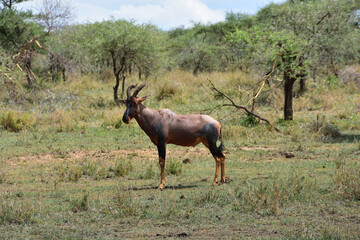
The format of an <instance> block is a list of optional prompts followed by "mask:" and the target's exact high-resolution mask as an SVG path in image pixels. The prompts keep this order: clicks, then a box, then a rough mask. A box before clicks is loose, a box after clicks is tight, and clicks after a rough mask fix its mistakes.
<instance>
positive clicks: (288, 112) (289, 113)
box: [284, 71, 296, 120]
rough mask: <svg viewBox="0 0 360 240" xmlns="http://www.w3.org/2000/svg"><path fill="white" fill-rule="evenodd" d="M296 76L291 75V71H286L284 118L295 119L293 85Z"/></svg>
mask: <svg viewBox="0 0 360 240" xmlns="http://www.w3.org/2000/svg"><path fill="white" fill-rule="evenodd" d="M295 80H296V78H294V77H293V76H292V75H291V72H289V71H284V81H285V85H284V95H285V106H284V119H285V120H293V102H292V99H293V86H294V82H295Z"/></svg>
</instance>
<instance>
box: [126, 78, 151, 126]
mask: <svg viewBox="0 0 360 240" xmlns="http://www.w3.org/2000/svg"><path fill="white" fill-rule="evenodd" d="M136 87H137V84H136V85H131V86H129V87H128V89H127V90H126V95H127V98H126V100H122V101H121V102H122V103H123V104H125V105H126V110H125V112H124V116H123V122H124V123H126V124H128V123H129V122H130V120H131V119H132V118H134V117H135V116H136V115H138V114H139V112H140V104H141V103H142V102H143V101H144V100H145V99H146V97H142V98H138V97H137V95H138V93H139V92H140V91H141V89H143V88H144V87H145V83H144V84H141V85H140V86H139V87H138V88H137V89H136V90H135V91H134V93H133V94H132V95H131V90H132V89H134V88H136Z"/></svg>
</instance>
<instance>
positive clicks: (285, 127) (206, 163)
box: [0, 72, 360, 239]
mask: <svg viewBox="0 0 360 240" xmlns="http://www.w3.org/2000/svg"><path fill="white" fill-rule="evenodd" d="M207 77H210V78H211V79H223V80H222V81H218V82H216V84H217V86H218V87H219V88H223V89H226V88H228V89H227V90H226V91H227V93H228V94H236V88H233V87H232V88H230V86H231V84H230V83H231V82H235V83H236V84H239V86H240V87H241V89H243V88H244V89H247V88H248V87H249V86H251V81H252V80H251V79H250V78H249V77H247V76H246V75H245V74H244V73H238V74H235V73H223V74H220V73H214V74H212V75H210V76H208V75H206V74H204V75H201V74H200V75H199V76H197V77H194V76H192V75H188V74H186V73H184V74H183V75H182V74H181V73H180V72H174V73H172V74H169V75H167V76H166V77H164V78H160V79H158V80H156V81H155V80H153V79H150V80H149V81H148V86H147V87H146V88H145V89H144V92H143V94H144V96H145V95H148V96H149V97H148V99H147V100H146V104H147V106H149V107H151V108H153V109H157V108H160V107H166V108H170V109H173V110H174V111H176V112H179V113H193V112H206V111H205V109H211V108H212V107H213V106H212V105H213V104H214V102H215V103H220V102H221V101H223V100H221V99H216V98H214V97H213V96H211V95H210V94H209V89H208V88H207V85H206V84H207ZM171 82H177V84H176V91H171V93H172V94H168V95H167V96H166V97H163V98H160V99H161V100H159V98H158V96H159V94H160V93H162V92H164V91H165V90H166V91H168V92H169V91H170V90H171V89H173V87H172V85H171ZM165 83H166V84H165ZM159 85H160V86H164V89H159V88H157V86H159ZM309 88H310V90H309V92H307V93H306V94H305V96H302V97H300V98H296V99H294V100H295V102H294V106H295V107H296V109H297V110H296V111H295V114H294V117H295V120H294V121H292V122H284V121H282V120H281V101H280V100H281V94H280V95H276V96H277V98H279V99H280V100H279V99H277V98H275V99H273V100H272V104H270V105H269V104H268V103H265V100H264V104H262V105H261V106H259V108H258V109H257V111H258V112H259V113H260V114H262V115H263V116H265V117H267V118H269V119H270V120H271V121H272V122H273V123H275V125H276V127H277V128H279V129H280V130H281V131H280V132H276V131H274V130H271V129H270V128H268V127H267V126H266V125H264V124H263V123H256V124H253V123H254V122H253V119H249V118H247V116H246V115H245V114H242V113H240V112H237V113H235V114H233V115H229V113H230V112H231V111H232V109H231V108H223V109H222V110H215V111H213V112H212V113H211V115H212V116H214V117H215V118H218V119H221V122H222V124H223V126H224V139H225V146H226V150H225V154H226V157H227V158H226V176H227V178H228V179H229V181H230V182H229V183H227V184H224V185H222V186H220V185H219V186H216V187H213V186H211V183H212V180H213V177H214V172H215V161H214V159H213V158H212V157H211V154H210V153H209V151H208V150H207V149H206V148H205V147H204V146H202V145H200V146H197V147H196V148H183V147H178V146H173V145H169V146H168V148H167V161H166V163H167V165H166V169H167V175H166V188H165V190H163V191H161V190H158V189H156V188H157V186H158V184H159V182H160V176H159V167H158V156H157V150H156V147H155V146H154V145H153V144H152V143H151V141H150V140H149V139H148V137H147V136H146V135H145V134H144V133H143V132H142V130H141V129H140V128H139V126H137V124H136V122H135V121H132V122H131V124H130V125H125V124H122V123H121V117H122V113H123V111H124V107H122V106H120V107H118V106H116V105H114V104H113V103H112V101H111V96H112V95H111V94H112V93H111V83H102V82H98V81H96V79H93V78H91V77H84V78H83V79H80V80H72V81H69V82H67V83H60V84H59V85H54V86H51V91H52V94H54V96H53V97H51V98H50V97H49V98H47V97H46V96H47V94H48V93H47V92H46V91H45V90H39V91H40V92H39V93H38V95H34V96H33V98H39V99H40V96H43V99H45V100H43V101H41V100H37V99H34V101H33V103H32V104H30V103H23V104H20V105H19V106H17V107H15V105H11V104H5V103H4V102H0V109H2V110H4V111H5V110H6V111H10V110H11V109H16V112H17V113H19V114H20V113H24V114H27V116H29V119H32V122H33V124H32V126H31V127H29V128H24V129H21V130H20V131H19V132H13V131H11V130H6V129H4V128H1V127H0V194H1V195H0V232H1V235H0V238H3V239H116V238H118V239H127V238H135V239H154V238H172V239H175V238H190V239H204V238H206V239H207V238H209V239H213V238H215V239H219V238H225V239H229V238H235V239H238V238H241V239H243V238H245V239H356V238H359V236H360V231H359V229H360V228H359V223H360V200H359V192H360V187H359V177H360V163H359V156H360V129H359V126H360V116H359V112H358V110H357V107H358V103H359V100H360V99H359V95H358V94H357V93H356V92H355V91H354V90H351V89H348V88H347V87H346V86H344V87H343V88H328V89H326V91H325V90H324V89H322V88H326V86H320V87H319V88H314V86H312V85H310V86H309ZM25 94H27V93H25ZM39 95H40V96H39ZM44 96H45V97H44ZM269 96H270V95H269ZM235 98H236V97H235ZM204 99H206V100H204ZM236 99H237V101H242V99H241V97H239V98H236ZM339 99H342V100H341V101H339ZM35 100H36V101H35ZM277 101H279V102H277ZM274 103H275V105H276V106H277V107H274ZM274 108H275V109H274ZM19 116H21V114H20V115H19ZM322 116H326V117H322ZM335 130H336V131H335ZM337 133H340V135H339V134H337ZM285 152H291V153H293V155H294V157H292V158H287V157H286V156H285V155H286V154H284V153H285ZM184 159H190V160H191V162H190V163H189V164H184V163H183V160H184Z"/></svg>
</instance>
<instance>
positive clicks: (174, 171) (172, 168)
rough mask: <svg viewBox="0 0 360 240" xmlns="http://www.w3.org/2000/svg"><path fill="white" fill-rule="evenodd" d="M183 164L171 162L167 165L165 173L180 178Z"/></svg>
mask: <svg viewBox="0 0 360 240" xmlns="http://www.w3.org/2000/svg"><path fill="white" fill-rule="evenodd" d="M182 166H183V165H182V163H181V162H174V161H169V162H168V163H167V164H165V173H166V174H167V175H170V174H171V175H176V176H179V175H180V174H181V172H182Z"/></svg>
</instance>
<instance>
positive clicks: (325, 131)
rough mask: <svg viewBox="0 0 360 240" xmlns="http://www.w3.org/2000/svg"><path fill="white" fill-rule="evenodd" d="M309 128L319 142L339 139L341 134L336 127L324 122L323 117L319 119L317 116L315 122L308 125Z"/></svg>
mask: <svg viewBox="0 0 360 240" xmlns="http://www.w3.org/2000/svg"><path fill="white" fill-rule="evenodd" d="M309 128H310V130H311V131H313V132H315V133H317V134H318V135H319V137H320V138H321V140H324V141H329V140H332V139H335V138H339V137H341V133H340V131H339V129H338V127H337V126H335V125H333V124H331V123H328V122H327V121H326V120H325V116H323V117H320V116H319V115H317V117H316V120H315V121H313V122H312V123H311V124H310V126H309Z"/></svg>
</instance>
